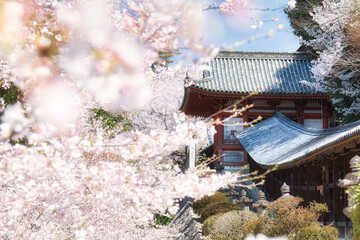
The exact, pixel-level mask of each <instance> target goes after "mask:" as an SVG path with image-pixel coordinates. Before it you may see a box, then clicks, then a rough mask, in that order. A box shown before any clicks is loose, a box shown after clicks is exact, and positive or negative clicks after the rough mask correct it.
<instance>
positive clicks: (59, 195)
mask: <svg viewBox="0 0 360 240" xmlns="http://www.w3.org/2000/svg"><path fill="white" fill-rule="evenodd" d="M234 2H236V1H234ZM237 2H243V3H245V2H244V1H237ZM230 3H231V1H226V4H230ZM201 18H202V6H201V5H198V4H197V3H196V2H195V1H190V0H181V1H178V0H170V1H169V0H167V1H165V0H164V1H159V0H156V1H153V0H140V1H139V0H134V1H132V0H129V1H112V0H107V1H102V0H90V1H89V0H65V1H55V0H29V1H10V0H9V1H6V0H5V1H1V2H0V19H1V21H0V52H1V54H2V57H3V58H4V59H5V61H6V64H5V65H4V64H3V67H2V68H1V70H2V72H1V74H2V75H3V76H4V79H9V81H10V82H11V83H13V84H15V85H16V86H17V87H19V88H20V89H21V91H22V92H23V93H24V99H23V102H21V103H17V104H16V105H14V106H9V107H7V108H6V109H5V110H4V114H3V116H2V118H1V125H0V141H1V144H0V179H1V189H0V196H1V197H0V199H1V201H0V208H1V211H0V214H1V215H0V236H1V238H3V239H170V238H171V237H172V236H174V234H176V233H175V232H174V231H173V230H171V229H169V228H168V227H162V228H158V227H157V228H154V227H152V226H151V223H153V218H154V214H156V213H160V214H174V213H175V212H176V211H177V210H178V202H179V201H180V200H181V199H182V198H183V197H185V196H189V197H193V198H195V199H198V198H200V197H202V196H204V195H206V194H212V193H213V192H215V191H216V190H217V189H218V188H220V187H222V186H226V185H227V184H228V183H230V182H233V181H235V180H236V179H238V176H236V175H227V174H225V175H217V174H209V173H208V169H207V167H206V166H203V165H200V166H198V167H196V168H193V169H190V170H189V171H187V172H185V173H183V172H181V171H180V169H179V167H178V166H177V165H175V164H174V162H173V161H171V160H169V158H168V156H169V155H170V154H171V153H172V152H173V151H176V150H178V149H179V148H181V147H183V146H184V145H189V144H192V143H195V144H196V145H197V146H199V147H200V146H201V145H202V144H203V143H204V142H205V141H206V139H207V130H208V128H211V123H209V122H204V121H199V120H194V119H190V118H189V117H187V116H184V115H182V114H178V113H177V111H175V109H177V108H178V104H179V100H178V99H177V97H178V96H179V95H181V94H182V91H183V89H182V79H183V78H184V76H185V72H187V71H189V72H190V74H193V76H191V77H192V78H194V79H196V78H197V77H199V73H201V72H202V71H201V69H202V68H199V69H200V70H199V69H198V68H197V67H194V66H192V67H190V68H187V69H182V68H180V67H179V66H174V67H161V68H159V69H158V71H155V72H154V71H153V70H152V69H151V65H152V63H154V62H156V61H159V56H158V53H159V52H161V51H173V50H175V49H177V48H179V47H180V46H181V45H183V46H184V47H186V48H188V49H190V50H192V52H193V53H194V54H195V55H196V56H197V59H198V60H199V61H198V62H197V63H198V64H200V65H201V64H202V63H203V62H204V61H205V60H206V59H209V58H211V57H213V56H214V54H216V53H217V50H216V49H215V48H214V47H213V46H212V45H202V44H201V42H200V40H201V36H200V35H199V32H201V31H199V29H201V24H200V22H201V21H200V20H201ZM9 65H11V66H12V68H11V74H13V75H14V77H13V78H7V77H6V76H10V73H9V71H8V70H7V69H9V68H7V67H8V66H9ZM196 66H198V65H196ZM192 68H194V69H192ZM6 74H7V75H6ZM5 75H6V76H5ZM1 79H3V78H1ZM172 81H173V82H172ZM1 84H2V85H1V87H3V88H4V87H6V86H7V85H6V84H8V82H7V83H6V84H5V82H4V83H3V82H1ZM152 97H153V100H151V99H152ZM0 103H1V104H2V105H1V107H2V106H3V101H1V102H0ZM96 107H103V108H105V109H107V110H112V111H123V112H125V113H126V114H127V116H130V117H131V116H133V117H134V127H133V129H131V130H130V131H127V132H122V133H118V131H114V133H115V132H116V134H115V135H114V136H113V138H107V137H106V135H105V134H103V133H104V131H105V130H104V129H102V126H101V123H100V122H99V121H94V122H93V123H90V122H89V112H90V111H91V109H93V108H96ZM141 107H144V108H142V109H141ZM151 111H156V112H158V113H157V114H159V113H160V115H156V114H154V115H152V116H151V114H150V113H151ZM161 111H163V112H162V113H161ZM139 112H140V113H139ZM169 116H170V117H169ZM141 118H143V119H141ZM146 118H148V119H146ZM159 122H161V124H158V123H159ZM159 125H161V126H159ZM163 126H165V127H163ZM118 128H119V129H117V130H122V128H121V126H119V127H118ZM19 141H20V142H21V141H23V144H19V143H16V142H19Z"/></svg>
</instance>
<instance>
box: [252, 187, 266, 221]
mask: <svg viewBox="0 0 360 240" xmlns="http://www.w3.org/2000/svg"><path fill="white" fill-rule="evenodd" d="M268 205H269V202H268V201H266V199H265V193H264V192H263V191H261V190H260V191H259V192H258V200H257V201H256V202H255V203H254V204H253V208H255V209H256V212H257V214H258V216H259V215H261V213H262V212H263V211H264V210H265V209H266V207H267V206H268Z"/></svg>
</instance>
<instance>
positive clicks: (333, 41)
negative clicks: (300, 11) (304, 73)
mask: <svg viewBox="0 0 360 240" xmlns="http://www.w3.org/2000/svg"><path fill="white" fill-rule="evenodd" d="M359 7H360V5H359V2H358V1H356V0H324V1H323V2H322V5H321V6H318V7H315V8H314V12H313V13H312V14H311V15H312V17H313V20H314V22H315V23H316V24H317V27H315V28H311V29H308V30H307V32H308V33H309V34H310V36H312V37H313V38H314V39H313V40H310V41H308V42H305V41H303V43H305V44H307V45H309V46H311V47H312V48H313V49H315V50H316V51H317V53H318V54H319V58H318V59H317V60H316V61H315V62H314V66H313V68H312V73H313V75H314V78H315V84H312V85H313V86H315V87H316V88H317V89H318V90H320V91H323V92H331V93H332V101H333V103H334V104H335V107H336V110H337V111H338V112H340V113H341V114H343V115H344V116H346V115H350V114H359V113H360V101H359V98H358V97H357V96H359V94H360V88H359V84H358V80H356V79H358V77H359V74H360V73H359V70H358V69H359V68H358V67H359V64H358V58H359V53H360V48H359V45H358V40H359V36H360V32H359V30H360V29H359V27H358V26H359V23H360V15H359ZM344 97H347V98H349V99H351V101H352V103H351V104H350V105H349V106H346V104H343V102H344Z"/></svg>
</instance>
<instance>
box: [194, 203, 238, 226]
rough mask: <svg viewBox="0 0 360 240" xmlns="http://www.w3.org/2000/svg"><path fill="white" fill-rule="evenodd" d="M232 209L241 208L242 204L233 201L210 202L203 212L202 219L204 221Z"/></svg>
mask: <svg viewBox="0 0 360 240" xmlns="http://www.w3.org/2000/svg"><path fill="white" fill-rule="evenodd" d="M232 210H240V206H239V205H237V204H233V203H224V202H223V203H212V204H208V205H207V206H206V207H205V208H204V209H203V211H202V213H201V218H200V221H201V222H204V221H205V220H206V219H207V218H208V217H210V216H213V215H215V214H219V213H225V212H229V211H232Z"/></svg>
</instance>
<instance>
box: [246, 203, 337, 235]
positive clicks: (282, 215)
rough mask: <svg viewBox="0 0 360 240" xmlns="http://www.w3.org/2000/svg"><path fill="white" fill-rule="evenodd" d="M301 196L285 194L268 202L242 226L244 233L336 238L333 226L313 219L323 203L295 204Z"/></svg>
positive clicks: (321, 210)
mask: <svg viewBox="0 0 360 240" xmlns="http://www.w3.org/2000/svg"><path fill="white" fill-rule="evenodd" d="M301 202H302V199H301V198H297V197H287V198H281V199H278V200H276V201H274V202H272V203H270V204H269V206H268V207H267V209H266V212H265V214H263V215H261V216H260V217H259V218H258V219H255V220H251V221H249V222H248V223H245V224H244V226H243V231H244V235H245V236H246V235H248V234H250V233H251V234H258V233H263V234H265V235H267V236H268V237H277V236H287V237H288V238H289V239H293V240H300V239H301V240H302V239H314V240H317V239H319V240H320V239H321V240H328V239H330V240H331V239H337V235H338V231H337V230H336V228H334V227H324V226H323V225H321V224H320V223H318V222H317V220H318V218H319V216H320V215H321V213H322V212H325V211H327V207H326V205H325V204H319V203H315V202H314V203H311V204H310V205H309V207H307V208H304V207H298V205H299V204H300V203H301Z"/></svg>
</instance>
